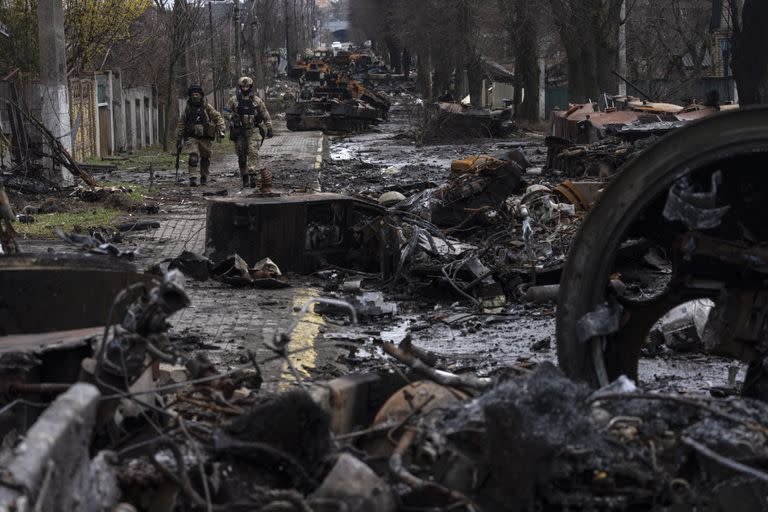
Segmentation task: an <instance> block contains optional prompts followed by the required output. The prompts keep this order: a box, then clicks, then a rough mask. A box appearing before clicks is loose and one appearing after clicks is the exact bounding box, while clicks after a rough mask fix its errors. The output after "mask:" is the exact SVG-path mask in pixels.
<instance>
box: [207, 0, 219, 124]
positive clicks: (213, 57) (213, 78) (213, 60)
mask: <svg viewBox="0 0 768 512" xmlns="http://www.w3.org/2000/svg"><path fill="white" fill-rule="evenodd" d="M208 37H210V38H211V86H212V87H213V104H214V106H215V107H216V110H221V108H220V105H219V92H218V91H217V90H216V89H217V87H216V53H215V51H214V47H213V4H211V2H210V1H209V2H208Z"/></svg>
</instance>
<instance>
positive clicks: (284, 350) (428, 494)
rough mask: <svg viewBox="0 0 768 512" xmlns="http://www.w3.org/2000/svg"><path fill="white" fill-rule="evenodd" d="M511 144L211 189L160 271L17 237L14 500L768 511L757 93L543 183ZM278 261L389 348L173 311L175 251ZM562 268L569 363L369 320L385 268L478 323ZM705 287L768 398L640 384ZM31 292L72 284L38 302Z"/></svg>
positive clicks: (327, 309)
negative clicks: (356, 185)
mask: <svg viewBox="0 0 768 512" xmlns="http://www.w3.org/2000/svg"><path fill="white" fill-rule="evenodd" d="M508 149H509V150H508V151H505V152H504V154H494V155H483V154H477V155H474V156H466V157H463V158H459V159H457V160H454V161H453V162H452V164H451V166H450V169H449V170H447V172H448V178H447V181H446V182H445V183H443V184H440V185H435V184H424V185H423V186H419V187H416V186H414V188H413V189H412V190H405V189H401V190H402V193H401V192H395V191H394V190H390V191H387V192H386V193H385V194H382V195H381V196H380V197H378V200H373V199H372V198H370V197H352V196H345V195H340V194H312V195H294V196H286V197H271V196H267V195H263V196H254V197H235V198H229V197H227V198H223V197H222V198H218V197H217V198H212V199H209V200H208V201H207V214H206V222H207V229H206V232H205V246H206V253H205V255H195V254H191V253H183V254H181V255H179V257H177V258H173V259H170V260H167V261H163V262H162V263H160V264H159V265H157V266H156V267H155V268H153V269H152V271H151V272H150V271H147V272H138V271H136V269H135V268H132V266H131V265H129V264H127V263H125V262H123V261H120V260H115V261H113V260H112V259H106V260H105V259H100V258H104V256H101V255H99V254H97V253H93V252H89V254H87V255H85V256H81V257H80V258H79V259H78V260H77V261H76V262H73V260H72V259H71V258H66V257H63V256H57V255H53V256H51V255H47V256H46V257H44V258H43V257H35V258H28V257H27V256H25V255H19V256H4V257H3V261H2V269H0V286H1V287H2V288H1V289H2V292H3V297H2V304H0V320H2V323H1V324H0V336H2V338H0V382H1V383H2V385H0V434H1V435H2V438H3V441H2V445H1V447H0V461H1V462H0V465H1V466H2V468H3V471H2V475H0V510H52V511H58V510H120V511H132V510H152V511H173V510H235V511H236V510H263V511H276V510H281V511H283V510H284V511H302V512H306V511H316V512H317V511H326V510H333V511H351V510H371V511H382V512H389V511H396V510H448V509H450V510H472V511H476V510H510V511H525V510H606V511H607V510H666V511H670V512H671V511H674V512H677V511H688V510H690V511H693V510H707V511H710V510H711V511H732V510H744V511H753V510H754V511H758V510H765V509H766V507H767V506H768V503H767V502H766V495H768V493H766V489H768V423H767V422H766V417H768V405H766V401H767V399H768V397H767V396H766V395H765V393H766V387H765V386H766V381H765V377H764V372H765V370H764V369H763V359H764V358H765V352H766V347H764V346H763V344H764V337H765V336H764V333H763V331H764V329H765V314H764V309H765V300H764V297H763V294H764V288H765V280H764V279H763V274H764V273H765V270H766V269H767V268H768V263H766V262H765V261H763V260H764V259H766V258H768V255H766V254H764V253H763V251H764V248H763V247H764V246H765V242H766V238H768V233H766V232H765V228H764V227H763V226H762V224H761V222H760V219H761V211H762V210H761V207H762V205H763V204H764V203H765V198H764V197H762V195H763V193H764V191H766V190H768V183H764V181H765V179H768V178H766V177H765V176H763V174H764V173H763V172H762V171H763V168H764V167H765V162H766V161H767V160H768V110H766V109H744V110H740V111H738V112H733V113H721V114H716V115H713V116H712V117H711V118H710V119H706V120H703V121H701V122H697V123H691V125H690V126H686V127H685V128H682V129H680V130H677V131H675V132H673V133H670V134H668V135H666V136H665V137H663V138H660V140H658V141H657V142H655V144H652V145H649V146H648V147H647V148H645V149H644V150H643V151H637V154H636V155H634V157H633V158H628V161H627V162H626V164H625V165H623V166H622V168H621V170H619V171H615V172H611V173H609V174H610V177H611V180H610V182H609V181H608V180H607V179H604V176H599V175H598V176H590V175H589V174H588V173H581V174H577V173H576V172H574V173H573V175H570V173H569V174H566V176H567V177H568V178H571V179H566V180H565V181H562V182H559V183H557V184H556V185H555V186H549V185H545V184H543V183H539V182H534V181H535V179H534V176H535V175H534V173H532V172H531V171H532V169H531V166H530V164H529V163H528V162H526V159H525V156H524V155H522V154H521V152H520V151H518V150H515V149H512V148H508ZM585 174H586V177H585ZM406 194H407V195H408V197H406ZM265 258H271V259H269V260H265ZM272 260H274V261H272ZM275 262H277V263H279V265H280V267H279V268H278V266H277V265H276V264H275ZM283 272H286V273H295V274H316V275H318V276H320V279H321V280H322V281H323V283H324V284H323V286H324V288H323V295H324V296H323V297H319V298H318V297H308V298H306V302H305V303H303V304H296V306H295V309H296V311H295V312H296V316H297V322H298V321H299V320H298V319H300V318H302V315H319V314H322V315H325V316H327V317H328V318H331V319H334V320H335V321H336V324H338V325H339V326H341V327H342V331H341V332H339V333H335V334H334V333H332V332H328V333H325V334H328V335H331V336H334V335H335V336H341V335H343V334H345V332H344V331H343V329H345V328H352V327H355V326H358V325H359V324H363V329H367V330H368V331H369V332H367V333H366V332H363V334H364V335H365V336H363V337H362V338H354V337H352V336H351V335H350V336H348V337H347V338H346V339H344V343H346V344H347V345H349V344H353V343H358V344H359V345H361V347H357V348H358V349H360V348H362V349H364V350H368V351H371V352H375V353H376V354H378V356H379V357H380V358H381V359H382V360H383V361H385V362H386V364H382V365H380V366H376V367H374V368H370V369H369V371H366V372H360V373H357V374H351V375H350V374H341V375H338V376H337V377H335V378H329V379H326V380H322V381H312V380H310V379H307V378H305V376H303V375H302V374H301V372H300V371H299V369H298V368H297V367H296V366H295V361H294V359H292V356H293V355H295V354H296V353H298V352H301V351H306V350H308V349H309V348H311V347H306V346H300V345H299V344H297V343H294V341H296V340H294V339H292V336H294V333H295V331H294V330H290V329H282V328H281V329H278V330H277V331H276V332H274V333H271V334H270V336H269V337H268V338H267V339H265V343H264V345H265V347H266V348H265V350H264V351H259V352H258V353H257V352H255V351H244V352H243V353H242V354H241V357H240V359H238V361H237V363H233V364H231V365H228V366H227V367H226V368H222V367H220V366H217V365H216V364H213V363H212V362H211V360H210V359H209V358H208V357H207V356H206V352H205V351H199V352H195V351H193V350H191V349H190V348H189V347H188V346H187V345H185V344H184V342H183V340H179V339H177V337H176V336H175V335H174V333H173V332H172V329H171V326H172V324H173V322H174V314H180V313H182V312H183V311H184V310H185V308H187V307H188V306H190V305H192V304H191V299H190V296H189V294H188V293H187V289H186V288H187V286H188V285H187V284H185V278H184V274H186V277H187V278H188V279H193V280H196V281H195V282H196V283H197V282H200V283H203V285H204V286H207V284H206V282H207V280H209V279H215V280H217V281H220V282H222V283H224V284H226V285H227V286H231V287H233V289H244V288H247V287H263V288H279V287H284V286H289V285H290V280H291V278H292V277H291V276H287V277H286V275H283ZM94 280H98V282H99V283H101V284H100V286H98V287H96V289H94V290H89V292H87V293H84V292H83V291H82V290H83V288H82V283H84V282H86V283H87V282H93V281H94ZM558 282H559V288H558V285H557V283H558ZM376 287H378V288H379V290H382V291H378V290H377V291H374V288H376ZM204 289H205V290H207V289H206V288H204ZM553 290H554V291H557V290H559V297H558V299H557V309H556V321H557V352H558V362H559V369H558V368H556V367H555V366H554V365H552V364H550V363H547V362H541V363H538V364H536V363H532V362H531V361H524V360H521V361H519V362H518V363H517V364H513V365H508V366H506V367H503V368H499V369H498V370H496V371H493V372H491V373H489V374H487V375H485V376H477V375H475V373H474V372H469V371H464V369H462V368H461V367H449V366H448V365H447V364H445V363H446V361H445V359H446V358H445V356H440V355H437V354H434V353H431V352H429V351H426V350H424V349H422V348H420V347H419V346H417V344H415V343H414V342H413V340H412V338H411V336H410V331H409V333H407V334H406V335H405V336H404V337H401V339H399V340H398V341H396V342H395V341H392V340H387V339H384V338H383V337H382V336H380V334H379V331H378V330H374V331H375V333H376V334H373V335H371V334H370V331H371V328H372V325H371V320H370V319H371V318H379V317H382V316H396V315H398V312H399V309H398V308H399V307H400V306H399V305H398V304H395V303H394V302H390V301H388V300H387V297H388V296H390V297H391V296H392V295H395V294H397V293H400V294H405V295H410V296H413V295H419V296H429V294H440V295H444V296H445V295H449V294H450V297H451V298H452V299H453V300H456V301H460V303H461V304H467V305H468V306H467V307H466V308H465V309H464V310H462V313H463V312H466V311H468V312H470V313H471V314H461V313H460V314H456V315H450V316H459V317H461V316H464V317H467V316H470V317H472V316H474V317H482V318H487V319H489V320H490V319H494V318H500V317H502V316H503V315H507V314H510V313H507V311H508V310H507V309H505V308H506V306H507V305H508V302H511V301H522V300H524V299H523V297H526V298H529V299H532V300H534V301H538V298H539V297H544V298H543V299H542V300H543V301H547V300H548V299H547V297H548V298H549V299H552V298H553V294H552V292H553ZM385 293H386V294H385ZM9 297H13V300H11V299H10V298H9ZM691 301H696V302H695V304H704V306H702V307H704V308H705V309H706V311H707V314H706V315H705V318H704V320H703V321H702V322H701V328H700V329H699V331H700V333H701V336H700V338H701V341H702V344H703V345H704V347H705V348H706V349H707V350H708V351H711V352H713V353H721V354H726V355H728V356H730V357H733V358H736V359H738V360H741V361H745V362H750V364H751V366H750V370H749V373H748V375H747V379H746V381H745V383H744V385H743V392H744V394H745V395H747V396H748V397H755V398H759V399H760V400H753V399H742V398H738V397H735V396H730V397H729V398H727V399H719V398H712V397H706V396H700V395H694V394H685V393H658V392H643V391H642V390H641V389H640V388H639V387H638V385H637V384H635V383H633V382H632V380H635V381H636V380H637V378H638V366H639V365H640V364H645V363H643V362H642V361H641V354H642V353H643V350H644V349H646V348H647V346H648V344H649V341H648V339H649V333H651V332H652V331H653V329H654V328H656V326H658V322H659V320H660V319H662V318H663V317H664V316H665V314H666V313H667V312H668V311H670V310H671V309H673V308H675V307H676V306H679V305H681V304H685V303H690V302H691ZM43 302H45V303H46V304H51V305H53V306H56V307H52V308H51V311H52V312H51V314H47V315H45V316H44V317H43V318H40V317H41V316H42V315H39V313H37V311H39V310H38V309H36V307H35V304H36V303H38V304H39V303H43ZM310 303H319V304H318V307H317V308H315V310H314V313H311V304H310ZM551 303H552V301H551V300H549V304H550V305H551ZM526 304H527V303H526ZM246 307H252V306H250V305H247V306H246ZM257 307H258V306H257ZM526 307H527V306H526ZM449 311H450V310H449ZM445 321H446V322H460V321H461V320H460V319H453V318H451V319H447V320H445ZM412 327H413V326H412ZM688 327H689V326H687V327H686V328H688ZM697 328H698V326H697ZM413 330H414V331H415V327H413ZM684 335H686V333H684ZM360 339H363V340H364V341H360ZM355 340H356V341H355ZM488 357H493V353H492V352H489V354H488ZM272 362H277V363H279V364H280V365H281V369H282V370H281V371H282V372H283V373H284V374H286V375H288V376H289V377H290V378H289V379H288V380H289V381H290V384H291V385H290V386H288V388H286V387H281V386H280V385H275V386H272V385H271V384H274V383H270V382H269V379H268V378H267V376H266V370H265V368H266V366H267V365H268V364H270V363H272ZM280 384H282V383H280Z"/></svg>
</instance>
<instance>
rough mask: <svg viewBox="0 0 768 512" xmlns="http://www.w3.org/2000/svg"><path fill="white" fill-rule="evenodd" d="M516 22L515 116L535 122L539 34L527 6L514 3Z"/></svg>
mask: <svg viewBox="0 0 768 512" xmlns="http://www.w3.org/2000/svg"><path fill="white" fill-rule="evenodd" d="M515 20H516V25H517V28H518V32H517V41H516V42H515V43H516V44H515V82H516V83H515V105H516V114H517V116H518V117H520V118H522V119H526V120H528V121H536V120H538V118H539V59H538V33H537V32H538V31H537V26H536V19H535V13H534V12H533V9H532V7H531V4H530V2H528V1H527V0H517V5H516V6H515ZM521 89H523V90H525V98H521V97H520V96H521V94H520V93H519V91H520V90H521ZM521 100H522V103H520V101H521Z"/></svg>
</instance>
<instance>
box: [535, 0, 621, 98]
mask: <svg viewBox="0 0 768 512" xmlns="http://www.w3.org/2000/svg"><path fill="white" fill-rule="evenodd" d="M549 2H550V6H551V8H552V13H553V19H554V23H555V26H556V28H557V30H558V32H559V34H560V40H561V42H562V45H563V48H564V50H565V54H566V57H567V60H568V94H569V96H570V98H571V101H586V100H589V99H591V100H595V99H597V98H598V96H599V94H600V93H601V92H603V91H613V90H615V89H616V83H617V82H616V78H615V77H614V76H613V73H612V71H613V70H614V69H615V67H616V63H617V59H618V31H619V22H620V18H619V14H620V11H621V0H549Z"/></svg>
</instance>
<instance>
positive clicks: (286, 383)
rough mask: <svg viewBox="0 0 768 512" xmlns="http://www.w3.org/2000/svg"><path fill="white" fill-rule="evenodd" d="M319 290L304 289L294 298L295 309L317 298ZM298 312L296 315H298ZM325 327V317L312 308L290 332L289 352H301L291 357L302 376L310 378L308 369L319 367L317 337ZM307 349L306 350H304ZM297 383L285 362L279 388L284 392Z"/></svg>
mask: <svg viewBox="0 0 768 512" xmlns="http://www.w3.org/2000/svg"><path fill="white" fill-rule="evenodd" d="M319 293H320V292H319V290H317V289H316V288H304V289H302V290H299V291H298V293H297V294H296V296H295V297H294V298H293V308H292V309H299V308H301V307H302V306H303V305H304V304H306V303H307V301H309V299H311V298H312V297H317V296H318V294H319ZM298 314H299V313H298V311H297V312H296V313H294V315H298ZM324 325H325V320H323V317H322V316H320V315H318V314H317V313H315V310H314V306H312V307H311V308H310V310H309V312H308V313H307V314H306V315H304V318H302V319H301V321H300V322H299V323H298V324H297V325H296V327H294V328H293V330H292V331H291V332H290V336H291V341H290V343H288V352H293V351H296V350H301V352H298V353H296V354H293V355H289V356H288V358H289V359H290V361H291V363H293V366H294V367H295V368H296V371H297V372H298V374H299V375H300V376H303V377H309V372H308V371H307V370H306V368H316V365H317V350H316V341H317V335H318V334H320V328H321V327H322V326H324ZM302 349H305V350H302ZM295 382H296V379H295V378H294V376H293V374H292V373H291V370H290V368H289V367H288V363H287V362H283V368H282V371H281V376H280V384H279V385H278V388H279V389H280V390H284V389H287V388H289V387H290V386H291V385H292V384H294V383H295Z"/></svg>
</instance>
